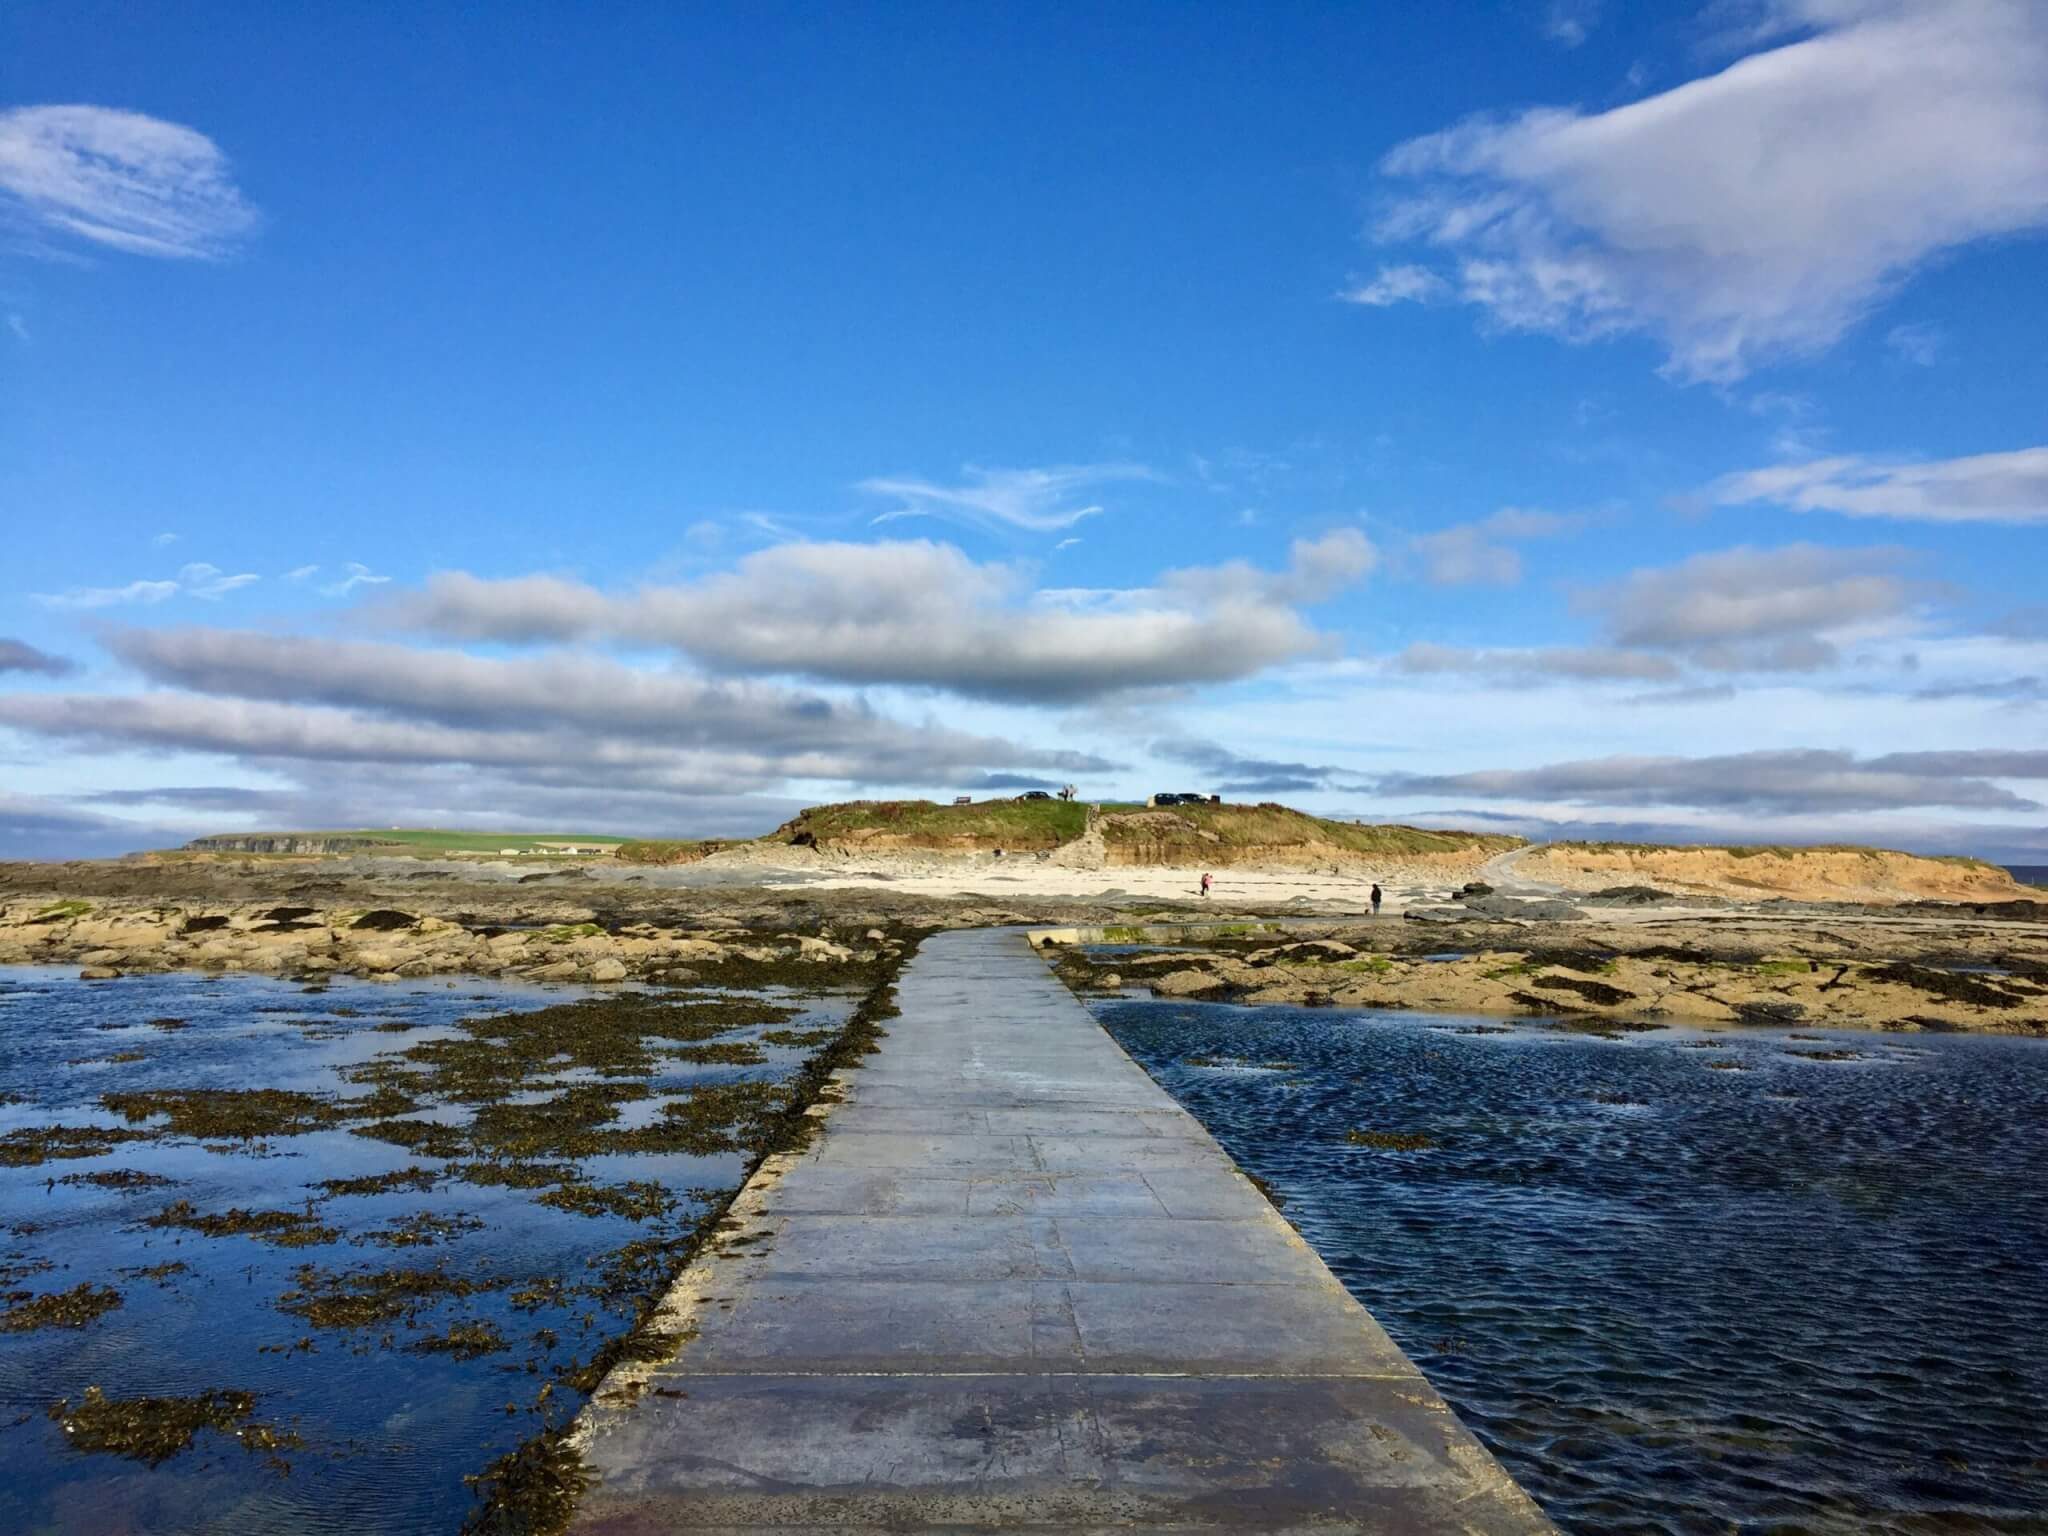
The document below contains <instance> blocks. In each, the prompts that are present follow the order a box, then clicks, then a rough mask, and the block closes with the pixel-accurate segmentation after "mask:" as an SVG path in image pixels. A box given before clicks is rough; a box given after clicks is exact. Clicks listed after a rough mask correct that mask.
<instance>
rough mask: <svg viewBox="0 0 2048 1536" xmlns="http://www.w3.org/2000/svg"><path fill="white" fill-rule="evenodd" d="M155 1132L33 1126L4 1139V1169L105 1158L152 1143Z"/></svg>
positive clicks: (0, 1144) (0, 1156) (0, 1150)
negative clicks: (130, 1146) (116, 1150)
mask: <svg viewBox="0 0 2048 1536" xmlns="http://www.w3.org/2000/svg"><path fill="white" fill-rule="evenodd" d="M155 1135H156V1133H155V1132H154V1131H124V1130H121V1129H120V1128H118V1127H116V1126H105V1125H31V1126H24V1127H22V1128H21V1129H20V1130H16V1131H9V1132H8V1133H7V1134H6V1135H5V1136H0V1168H36V1167H40V1166H41V1165H42V1164H43V1163H45V1162H48V1161H50V1160H52V1159H55V1158H76V1157H102V1156H104V1155H106V1154H107V1153H109V1152H111V1151H113V1150H114V1148H116V1147H118V1146H122V1145H125V1144H126V1143H128V1142H131V1141H149V1140H152V1139H153V1138H154V1137H155Z"/></svg>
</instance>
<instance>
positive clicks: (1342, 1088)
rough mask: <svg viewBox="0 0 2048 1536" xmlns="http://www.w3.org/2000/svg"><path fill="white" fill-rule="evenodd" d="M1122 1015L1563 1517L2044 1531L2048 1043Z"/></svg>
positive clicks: (1100, 1010)
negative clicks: (1381, 1139) (1399, 1145)
mask: <svg viewBox="0 0 2048 1536" xmlns="http://www.w3.org/2000/svg"><path fill="white" fill-rule="evenodd" d="M1091 1006H1092V1007H1093V1009H1094V1011H1095V1012H1096V1014H1097V1016H1098V1017H1099V1018H1100V1019H1101V1021H1102V1023H1103V1024H1104V1025H1105V1026H1106V1027H1107V1028H1108V1029H1109V1030H1110V1031H1111V1032H1112V1033H1113V1034H1114V1035H1115V1037H1116V1039H1117V1040H1118V1041H1119V1042H1120V1043H1121V1044H1122V1045H1123V1046H1124V1048H1125V1049H1126V1050H1128V1051H1129V1052H1130V1053H1131V1054H1132V1055H1133V1056H1134V1057H1135V1058H1136V1059H1137V1060H1138V1061H1140V1062H1141V1063H1142V1064H1143V1065H1144V1066H1145V1067H1146V1068H1147V1069H1148V1070H1149V1071H1150V1072H1151V1073H1152V1075H1153V1076H1154V1077H1155V1078H1156V1079H1157V1080H1158V1081H1159V1082H1160V1083H1161V1084H1162V1085H1163V1086H1164V1087H1165V1088H1166V1089H1167V1090H1168V1091H1169V1092H1171V1093H1172V1094H1173V1095H1174V1097H1175V1098H1177V1099H1178V1100H1179V1101H1180V1102H1181V1103H1182V1104H1184V1105H1186V1106H1187V1108H1188V1109H1189V1110H1190V1111H1191V1112H1193V1113H1194V1114H1195V1115H1196V1116H1198V1117H1199V1118H1200V1119H1201V1121H1202V1122H1203V1124H1204V1125H1206V1126H1207V1127H1208V1128H1209V1130H1210V1131H1211V1133H1212V1134H1214V1135H1215V1136H1216V1138H1217V1139H1218V1140H1219V1141H1220V1142H1221V1143H1222V1144H1223V1145H1224V1147H1225V1148H1226V1149H1227V1150H1228V1151H1229V1152H1230V1153H1231V1155H1232V1156H1233V1157H1234V1158H1236V1159H1237V1161H1238V1163H1239V1164H1240V1165H1241V1166H1242V1167H1243V1168H1244V1169H1245V1170H1246V1171H1247V1172H1249V1173H1251V1174H1253V1175H1255V1176H1257V1177H1258V1178H1259V1179H1260V1180H1262V1181H1263V1182H1264V1183H1265V1184H1266V1185H1267V1186H1268V1187H1269V1189H1270V1190H1271V1191H1272V1192H1273V1193H1274V1194H1275V1195H1276V1196H1277V1197H1278V1198H1279V1199H1280V1200H1282V1201H1284V1205H1283V1206H1282V1210H1283V1213H1284V1214H1285V1215H1286V1216H1287V1217H1288V1218H1289V1219H1290V1220H1291V1221H1293V1222H1294V1224H1295V1225H1296V1226H1297V1227H1298V1228H1299V1229H1300V1231H1301V1232H1302V1234H1303V1236H1304V1237H1305V1238H1307V1240H1308V1241H1309V1242H1310V1243H1311V1244H1313V1245H1314V1246H1315V1248H1316V1250H1317V1251H1318V1252H1319V1253H1320V1254H1321V1255H1322V1256H1323V1258H1324V1260H1325V1261H1326V1262H1327V1263H1328V1264H1329V1265H1330V1267H1331V1269H1332V1270H1334V1271H1335V1272H1336V1274H1337V1275H1338V1277H1339V1278H1340V1279H1341V1280H1342V1281H1343V1282H1344V1284H1345V1285H1346V1286H1347V1287H1348V1288H1349V1289H1350V1290H1351V1292H1352V1293H1353V1294H1354V1295H1355V1296H1357V1297H1358V1299H1359V1300H1360V1301H1361V1302H1363V1303H1364V1304H1365V1305H1366V1306H1367V1308H1369V1309H1370V1310H1371V1312H1372V1313H1373V1315H1374V1316H1375V1317H1377V1318H1378V1319H1379V1321H1380V1322H1381V1323H1382V1324H1383V1325H1384V1326H1385V1327H1386V1329H1387V1331H1388V1332H1389V1333H1391V1334H1392V1335H1393V1336H1394V1338H1395V1339H1396V1340H1397V1341H1398V1342H1399V1343H1400V1344H1401V1346H1402V1347H1403V1348H1404V1349H1405V1350H1406V1351H1407V1352H1408V1353H1409V1355H1410V1356H1411V1357H1412V1358H1413V1359H1414V1360H1415V1362H1416V1364H1417V1365H1418V1366H1420V1367H1421V1368H1422V1370H1423V1371H1424V1372H1425V1373H1426V1374H1427V1375H1428V1377H1429V1378H1430V1380H1431V1381H1432V1382H1433V1383H1435V1385H1436V1386H1437V1387H1438V1389H1439V1390H1440V1391H1442V1393H1443V1394H1444V1396H1445V1397H1446V1398H1447V1399H1448V1400H1449V1401H1450V1402H1451V1404H1452V1405H1453V1406H1454V1407H1455V1408H1456V1410H1457V1412H1458V1414H1459V1416H1460V1417H1461V1418H1462V1419H1463V1420H1464V1421H1465V1422H1466V1423H1467V1424H1468V1425H1469V1426H1470V1427H1471V1428H1472V1429H1473V1430H1474V1431H1475V1432H1476V1433H1477V1434H1478V1435H1479V1436H1480V1437H1481V1438H1482V1439H1483V1440H1484V1441H1485V1442H1486V1443H1487V1444H1488V1445H1489V1446H1490V1447H1491V1448H1492V1449H1493V1451H1494V1452H1495V1453H1496V1454H1497V1455H1498V1456H1499V1457H1500V1458H1501V1460H1502V1462H1503V1463H1504V1464H1505V1465H1506V1466H1507V1467H1508V1469H1509V1470H1510V1471H1511V1472H1512V1473H1513V1474H1514V1475H1515V1476H1516V1477H1517V1478H1518V1479H1519V1480H1520V1481H1521V1482H1522V1484H1523V1486H1525V1487H1526V1488H1528V1489H1529V1491H1530V1492H1531V1493H1532V1494H1533V1495H1534V1496H1535V1497H1536V1498H1537V1499H1538V1500H1539V1501H1540V1502H1541V1503H1542V1504H1543V1505H1544V1507H1545V1508H1546V1510H1547V1511H1548V1512H1549V1513H1550V1514H1551V1516H1552V1517H1553V1518H1554V1519H1556V1520H1557V1521H1558V1522H1559V1523H1560V1524H1561V1525H1563V1526H1564V1527H1566V1528H1567V1529H1569V1530H1573V1531H1579V1532H1587V1533H1593V1532H1602V1533H1604V1532H1685V1533H1693V1532H1701V1533H1704V1532H1831V1533H1832V1532H1839V1533H1851V1532H1854V1533H1859V1536H1860V1533H1900V1536H1905V1533H1916V1536H1918V1533H1933V1532H2022V1531H2026V1532H2042V1531H2048V1041H2041V1040H2035V1039H2014V1038H2005V1037H1995V1036H1968V1037H1963V1036H1942V1035H1927V1034H1910V1035H1908V1034H1881V1033H1874V1032H1871V1033H1866V1032H1861V1031H1840V1030H1837V1031H1818V1030H1816V1031H1799V1032H1789V1031H1773V1032H1743V1033H1739V1034H1731V1033H1726V1032H1721V1033H1706V1032H1701V1031H1695V1030H1680V1029H1658V1030H1654V1031H1649V1032H1645V1033H1638V1034H1630V1035H1628V1036H1626V1037H1624V1038H1619V1039H1604V1038H1597V1037H1588V1036H1584V1035H1575V1034H1570V1033H1560V1032H1555V1031H1550V1030H1545V1029H1542V1028H1539V1027H1534V1026H1516V1027H1513V1028H1510V1029H1507V1030H1505V1031H1501V1030H1499V1029H1498V1028H1497V1021H1495V1024H1493V1025H1482V1024H1480V1023H1479V1021H1476V1020H1461V1019H1446V1018H1441V1017H1435V1018H1431V1017H1424V1016H1419V1015H1410V1014H1390V1013H1356V1012H1344V1011H1333V1010H1329V1009H1305V1008H1241V1007H1232V1006H1229V1005H1223V1004H1200V1003H1184V1002H1166V1001H1152V1000H1143V1001H1139V1000H1134V999H1106V1000H1096V1001H1094V1002H1092V1003H1091ZM1462 1031H1483V1032H1462ZM1838 1053H1847V1054H1846V1058H1843V1057H1840V1056H1839V1055H1838ZM1830 1058H1835V1059H1830ZM1197 1062H1200V1063H1221V1064H1220V1065H1197V1064H1193V1063H1197ZM1354 1131H1358V1132H1388V1133H1394V1134H1396V1135H1402V1134H1420V1135H1422V1136H1425V1137H1427V1138H1429V1140H1430V1142H1431V1143H1432V1144H1431V1145H1428V1146H1426V1147H1423V1148H1420V1149H1418V1150H1413V1151H1389V1150H1381V1149H1378V1148H1375V1147H1372V1146H1369V1145H1363V1144H1359V1143H1355V1142H1353V1141H1352V1140H1351V1139H1349V1138H1350V1133H1351V1132H1354Z"/></svg>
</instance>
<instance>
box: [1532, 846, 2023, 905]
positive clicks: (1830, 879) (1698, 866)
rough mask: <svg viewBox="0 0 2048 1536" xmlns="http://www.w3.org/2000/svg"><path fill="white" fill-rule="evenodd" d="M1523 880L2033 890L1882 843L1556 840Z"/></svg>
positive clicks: (2002, 897) (1738, 888)
mask: <svg viewBox="0 0 2048 1536" xmlns="http://www.w3.org/2000/svg"><path fill="white" fill-rule="evenodd" d="M1515 873H1516V875H1517V876H1518V877H1519V878H1523V879H1528V880H1534V881H1546V882H1552V883H1555V884H1557V885H1561V886H1564V887H1565V888H1566V889H1568V890H1597V889H1599V888H1601V887H1602V886H1611V885H1628V884H1635V883H1643V884H1649V885H1656V886H1662V887H1665V888H1667V889H1672V890H1679V891H1687V892H1705V893H1709V894H1712V895H1716V896H1732V897H1738V898H1744V899H1748V900H1752V901H1754V900H1757V899H1760V898H1769V897H1776V896H1782V897H1789V898H1792V899H1794V900H1800V901H1865V902H1896V901H1922V900H1931V901H2012V900H2016V899H2018V898H2021V897H2024V896H2026V895H2027V894H2028V891H2027V888H2026V887H2024V886H2022V885H2020V884H2019V883H2018V882H2017V881H2015V880H2014V879H2013V878H2012V876H2011V875H2010V874H2008V873H2007V872H2006V871H2005V870H2003V869H2000V868H1998V867H1997V866H1995V865H1991V864H1981V863H1977V862H1975V861H1972V860H1965V859H1931V858H1922V857H1920V856H1918V855H1915V854H1910V853H1894V852H1888V851H1885V850H1882V849H1875V848H1783V849H1778V848H1758V849H1746V848H1652V847H1630V846H1625V845H1619V844H1609V845H1600V844H1590V845H1588V844H1573V843H1553V844H1549V845H1547V846H1545V847H1541V848H1536V849H1532V850H1531V851H1530V852H1529V853H1527V854H1525V855H1523V856H1522V857H1521V858H1519V859H1517V860H1516V861H1515Z"/></svg>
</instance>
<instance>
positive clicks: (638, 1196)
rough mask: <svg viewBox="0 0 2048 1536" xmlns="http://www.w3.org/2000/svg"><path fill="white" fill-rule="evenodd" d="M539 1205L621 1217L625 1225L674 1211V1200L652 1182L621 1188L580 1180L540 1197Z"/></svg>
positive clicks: (629, 1182)
mask: <svg viewBox="0 0 2048 1536" xmlns="http://www.w3.org/2000/svg"><path fill="white" fill-rule="evenodd" d="M539 1198H540V1203H541V1204H542V1205H548V1206H553V1207H554V1208H555V1209H556V1210H558V1211H573V1212H575V1213H576V1214H577V1215H578V1216H622V1217H624V1218H625V1219H626V1220H628V1221H652V1220H653V1219H654V1218H656V1217H658V1216H665V1215H667V1214H668V1213H669V1212H670V1211H672V1210H673V1209H675V1206H676V1198H675V1196H673V1195H671V1194H670V1193H669V1192H668V1191H667V1189H665V1188H664V1187H663V1186H662V1185H661V1184H659V1183H658V1182H656V1181H655V1180H653V1179H629V1180H627V1181H626V1182H625V1183H623V1184H586V1183H584V1182H582V1181H581V1180H574V1181H571V1182H568V1183H564V1184H560V1185H557V1186H556V1187H555V1188H553V1189H551V1190H549V1191H548V1192H547V1193H546V1194H544V1195H542V1196H540V1197H539Z"/></svg>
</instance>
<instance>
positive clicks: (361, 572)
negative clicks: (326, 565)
mask: <svg viewBox="0 0 2048 1536" xmlns="http://www.w3.org/2000/svg"><path fill="white" fill-rule="evenodd" d="M299 569H300V570H303V571H305V572H306V573H307V574H308V575H310V574H312V572H314V571H316V570H318V569H319V567H318V566H301V567H300V568H299ZM342 570H343V571H344V572H346V573H347V574H345V575H344V576H343V577H342V578H341V580H339V581H330V582H329V583H328V584H327V585H326V586H324V587H322V588H321V589H320V592H321V595H322V596H323V597H347V596H348V595H349V593H351V592H353V591H355V589H356V588H357V587H381V586H383V585H384V584H385V583H386V582H388V581H389V580H391V578H390V577H389V576H379V575H378V574H377V573H376V572H375V571H373V570H371V569H370V568H369V567H368V566H367V565H362V564H359V563H358V562H356V561H354V560H350V561H347V562H346V563H344V564H343V566H342ZM296 574H297V573H296V572H295V573H294V576H296Z"/></svg>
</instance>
